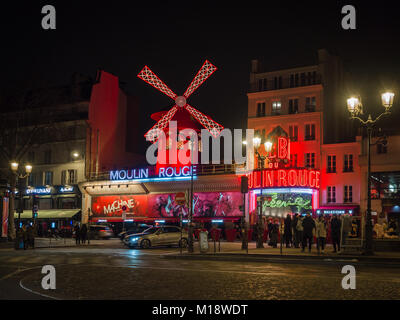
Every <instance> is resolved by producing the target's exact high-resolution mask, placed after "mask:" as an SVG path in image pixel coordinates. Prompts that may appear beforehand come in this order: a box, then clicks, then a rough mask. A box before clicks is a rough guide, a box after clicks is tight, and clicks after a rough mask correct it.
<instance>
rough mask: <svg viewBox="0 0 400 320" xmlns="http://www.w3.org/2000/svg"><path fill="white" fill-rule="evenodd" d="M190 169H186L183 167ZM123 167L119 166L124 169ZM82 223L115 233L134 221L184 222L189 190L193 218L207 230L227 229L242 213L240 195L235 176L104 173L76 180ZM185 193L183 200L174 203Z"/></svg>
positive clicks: (135, 171) (186, 172) (146, 171)
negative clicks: (100, 176)
mask: <svg viewBox="0 0 400 320" xmlns="http://www.w3.org/2000/svg"><path fill="white" fill-rule="evenodd" d="M189 169H190V168H189ZM124 171H125V170H124ZM79 187H80V189H81V191H82V194H83V215H82V222H83V223H87V222H88V221H89V223H90V224H96V223H101V224H104V223H106V224H108V225H110V226H111V227H113V229H114V232H115V233H118V232H120V231H121V230H122V229H123V228H126V229H129V228H130V227H131V226H133V225H134V224H139V223H140V224H143V223H144V224H149V225H156V224H168V225H179V224H180V223H181V222H182V224H183V226H185V225H187V222H188V218H189V210H190V209H189V203H190V200H189V194H190V192H189V191H190V190H191V189H192V188H193V222H194V223H195V224H196V226H197V227H199V228H200V227H204V228H206V229H210V228H211V226H212V225H213V224H216V225H218V226H219V227H220V228H222V229H224V228H233V226H234V224H235V223H237V222H239V220H240V218H241V217H243V215H244V214H243V211H242V208H243V203H244V198H243V194H242V193H240V178H239V177H238V176H236V175H235V174H224V173H222V174H217V175H197V174H196V171H195V170H194V172H193V184H192V176H191V174H190V170H186V169H185V168H182V170H169V169H168V168H166V169H165V171H164V170H162V171H159V172H158V173H156V171H155V170H154V168H145V169H140V170H139V169H132V170H126V173H125V172H123V173H122V174H121V172H120V171H118V172H115V171H112V172H110V179H109V180H103V181H92V182H85V183H82V184H81V185H80V186H79ZM182 192H183V193H185V194H186V203H185V204H182V203H180V202H179V201H176V199H175V198H176V196H177V193H182Z"/></svg>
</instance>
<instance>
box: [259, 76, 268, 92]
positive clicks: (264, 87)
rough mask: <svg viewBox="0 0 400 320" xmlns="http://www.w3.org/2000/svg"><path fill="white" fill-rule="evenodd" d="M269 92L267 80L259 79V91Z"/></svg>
mask: <svg viewBox="0 0 400 320" xmlns="http://www.w3.org/2000/svg"><path fill="white" fill-rule="evenodd" d="M265 90H267V79H259V80H258V91H265Z"/></svg>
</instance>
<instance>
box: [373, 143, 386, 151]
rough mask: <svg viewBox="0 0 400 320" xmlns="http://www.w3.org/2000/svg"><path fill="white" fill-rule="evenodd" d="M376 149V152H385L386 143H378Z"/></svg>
mask: <svg viewBox="0 0 400 320" xmlns="http://www.w3.org/2000/svg"><path fill="white" fill-rule="evenodd" d="M376 151H377V152H378V153H387V145H386V144H383V143H378V144H377V145H376Z"/></svg>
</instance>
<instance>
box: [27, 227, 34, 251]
mask: <svg viewBox="0 0 400 320" xmlns="http://www.w3.org/2000/svg"><path fill="white" fill-rule="evenodd" d="M26 234H27V241H28V245H27V247H29V246H31V247H32V249H35V234H34V231H33V227H32V226H31V225H28V228H27V230H26Z"/></svg>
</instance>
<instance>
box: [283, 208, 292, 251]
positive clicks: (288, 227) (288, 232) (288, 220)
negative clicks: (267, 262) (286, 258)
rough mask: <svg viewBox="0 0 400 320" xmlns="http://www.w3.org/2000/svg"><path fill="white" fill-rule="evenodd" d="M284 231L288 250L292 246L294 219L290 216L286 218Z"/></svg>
mask: <svg viewBox="0 0 400 320" xmlns="http://www.w3.org/2000/svg"><path fill="white" fill-rule="evenodd" d="M283 230H284V231H283V238H284V239H285V243H286V248H290V246H291V244H292V218H291V217H290V214H288V215H287V216H286V219H285V225H284V229H283Z"/></svg>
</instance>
